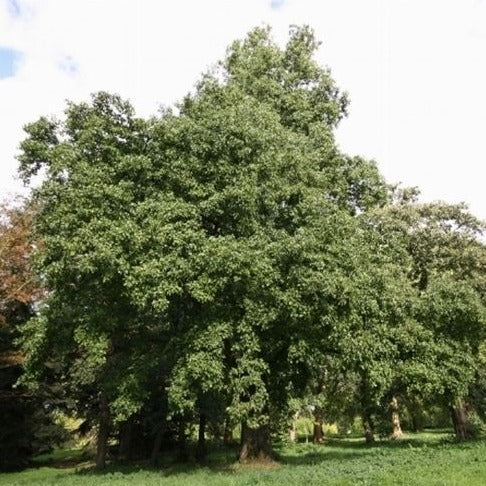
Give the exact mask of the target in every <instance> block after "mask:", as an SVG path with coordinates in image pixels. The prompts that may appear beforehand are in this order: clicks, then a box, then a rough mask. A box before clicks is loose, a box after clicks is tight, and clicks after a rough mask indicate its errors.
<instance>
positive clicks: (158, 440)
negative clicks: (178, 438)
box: [150, 427, 164, 466]
mask: <svg viewBox="0 0 486 486" xmlns="http://www.w3.org/2000/svg"><path fill="white" fill-rule="evenodd" d="M163 436H164V428H163V427H158V429H157V433H156V434H155V438H154V445H153V447H152V453H151V454H150V462H151V463H152V465H153V466H158V463H159V453H160V446H161V445H162V438H163Z"/></svg>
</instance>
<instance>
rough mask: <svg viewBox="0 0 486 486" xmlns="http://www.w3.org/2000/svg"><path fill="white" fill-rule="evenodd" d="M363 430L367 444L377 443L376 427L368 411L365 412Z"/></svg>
mask: <svg viewBox="0 0 486 486" xmlns="http://www.w3.org/2000/svg"><path fill="white" fill-rule="evenodd" d="M363 429H364V437H365V439H366V443H367V444H372V443H373V442H374V441H375V427H374V424H373V419H372V418H371V414H370V413H369V412H366V411H365V412H363Z"/></svg>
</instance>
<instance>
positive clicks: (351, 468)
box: [0, 432, 486, 486]
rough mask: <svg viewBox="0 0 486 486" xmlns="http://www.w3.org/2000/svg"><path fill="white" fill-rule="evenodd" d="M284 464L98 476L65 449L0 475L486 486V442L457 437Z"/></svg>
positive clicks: (428, 436) (173, 482) (107, 485)
mask: <svg viewBox="0 0 486 486" xmlns="http://www.w3.org/2000/svg"><path fill="white" fill-rule="evenodd" d="M277 453H278V454H279V462H278V463H263V464H253V465H245V466H242V465H238V464H235V463H234V457H235V451H227V450H219V451H213V452H212V453H211V456H210V458H209V461H208V463H207V465H205V466H198V465H196V464H184V465H180V464H174V463H170V462H167V463H166V464H165V465H164V466H163V467H162V468H160V469H151V468H150V467H148V466H147V465H146V464H143V463H139V464H131V465H125V466H121V465H117V464H111V465H110V466H109V467H108V469H107V471H106V472H103V473H96V472H94V471H93V469H92V462H90V461H89V460H87V459H86V458H85V457H83V456H82V453H81V451H79V450H60V451H56V452H55V453H54V454H51V455H49V456H41V457H39V458H37V459H36V466H35V467H32V468H30V469H27V470H25V471H22V472H18V473H8V474H0V485H9V486H16V485H19V486H20V485H25V486H26V485H37V484H38V485H59V486H68V485H69V486H71V485H73V486H89V485H96V486H98V485H99V486H121V485H135V486H136V485H143V486H152V485H162V486H166V485H167V486H168V485H170V486H183V485H184V486H205V485H208V486H209V485H211V486H257V485H268V486H272V485H278V486H282V485H286V484H290V485H297V486H298V485H305V486H313V485H339V486H348V485H349V486H351V485H419V486H420V485H427V486H439V485H448V486H449V485H451V486H452V485H467V486H474V485H478V486H479V485H481V486H483V485H484V484H486V440H478V441H472V442H467V443H464V444H458V443H454V442H453V441H452V440H451V434H450V432H449V433H447V432H425V433H420V434H413V435H408V436H407V437H406V438H405V439H404V440H402V441H399V442H389V441H380V442H377V443H376V444H375V445H373V446H366V445H365V444H364V443H363V441H362V440H360V439H352V438H341V439H337V438H336V439H330V440H329V441H328V442H327V443H326V444H325V445H319V446H317V445H313V444H304V443H299V444H295V445H287V446H281V447H278V448H277Z"/></svg>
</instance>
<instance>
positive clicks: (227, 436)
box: [223, 418, 233, 446]
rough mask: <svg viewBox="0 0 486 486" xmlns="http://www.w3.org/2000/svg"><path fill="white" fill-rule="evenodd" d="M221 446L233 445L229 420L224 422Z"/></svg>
mask: <svg viewBox="0 0 486 486" xmlns="http://www.w3.org/2000/svg"><path fill="white" fill-rule="evenodd" d="M223 444H224V445H225V446H229V445H231V444H233V427H232V426H231V422H230V420H229V418H226V420H225V421H224V432H223Z"/></svg>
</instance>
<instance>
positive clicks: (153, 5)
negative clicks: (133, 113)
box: [0, 0, 486, 219]
mask: <svg viewBox="0 0 486 486" xmlns="http://www.w3.org/2000/svg"><path fill="white" fill-rule="evenodd" d="M262 24H268V25H270V26H271V27H272V29H273V34H274V37H275V40H276V41H277V42H279V43H281V44H282V43H284V42H285V40H286V38H287V36H288V31H289V26H290V25H292V24H297V25H301V24H309V25H310V26H311V27H313V28H314V30H315V32H316V36H317V38H318V39H319V40H321V41H322V46H321V49H320V50H319V52H318V53H317V60H318V62H319V63H321V64H322V65H325V66H328V67H329V68H330V69H331V72H332V75H333V77H334V78H335V79H336V82H337V84H338V86H339V87H341V88H342V89H343V90H345V91H347V92H348V93H349V97H350V99H351V105H350V107H349V116H348V118H346V119H345V120H343V121H342V122H341V124H340V126H339V128H338V130H337V133H336V137H337V141H338V143H339V144H340V146H341V148H342V150H343V151H344V152H346V153H348V154H351V155H355V154H358V155H362V156H364V157H367V158H370V159H374V160H375V161H376V162H377V163H378V165H379V167H380V169H381V170H382V172H383V173H384V174H385V176H386V177H387V179H388V180H389V181H390V182H399V181H401V182H403V183H404V184H405V185H413V186H419V187H420V188H421V189H422V193H423V198H424V199H426V200H437V199H442V200H446V201H450V202H459V201H465V202H466V203H468V204H470V206H471V208H472V210H473V212H475V213H476V214H478V215H479V216H481V217H482V218H484V219H486V191H485V190H484V181H485V180H486V137H485V135H484V131H485V128H486V89H485V88H484V87H485V86H486V56H485V52H486V1H484V0H427V1H424V0H407V1H404V0H366V1H364V0H210V1H202V0H177V1H169V0H140V1H135V0H96V1H95V0H0V48H2V49H3V50H2V51H0V107H1V111H0V113H1V114H2V115H3V116H0V133H1V134H2V136H1V137H0V161H1V163H0V199H1V198H2V197H5V196H6V195H7V194H9V193H12V192H17V191H20V190H22V188H21V185H20V183H19V181H18V180H16V179H15V173H16V166H17V162H16V160H15V155H16V153H17V147H18V144H19V142H20V140H21V139H22V136H23V134H22V126H23V125H25V124H26V123H28V122H29V121H33V120H35V119H36V118H37V117H39V116H41V115H55V116H59V115H62V111H63V109H64V106H65V100H66V99H70V100H74V101H80V100H86V99H87V98H88V97H89V94H90V93H91V92H94V91H98V90H107V91H112V92H116V93H119V94H121V95H122V96H123V97H126V98H128V99H130V100H131V102H132V103H133V105H134V106H135V108H136V109H137V111H138V113H139V114H140V115H142V116H147V115H151V114H154V113H156V111H157V109H158V107H159V106H160V105H169V106H170V105H173V104H174V103H175V102H177V101H178V100H180V99H181V97H182V96H184V95H185V94H186V93H187V91H189V90H190V89H191V88H192V87H193V86H194V84H195V83H196V82H197V80H198V78H199V77H200V76H201V73H203V72H204V71H206V70H208V69H209V68H211V66H212V65H214V63H215V62H216V61H218V60H219V59H221V58H222V57H223V56H224V54H225V49H226V47H227V46H228V45H229V44H230V43H231V42H232V41H233V40H235V39H238V38H242V37H243V36H244V35H245V33H246V32H248V30H250V29H251V28H252V27H255V26H258V25H262ZM13 52H15V53H17V54H15V55H14V54H12V53H13ZM19 55H20V57H19Z"/></svg>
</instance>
